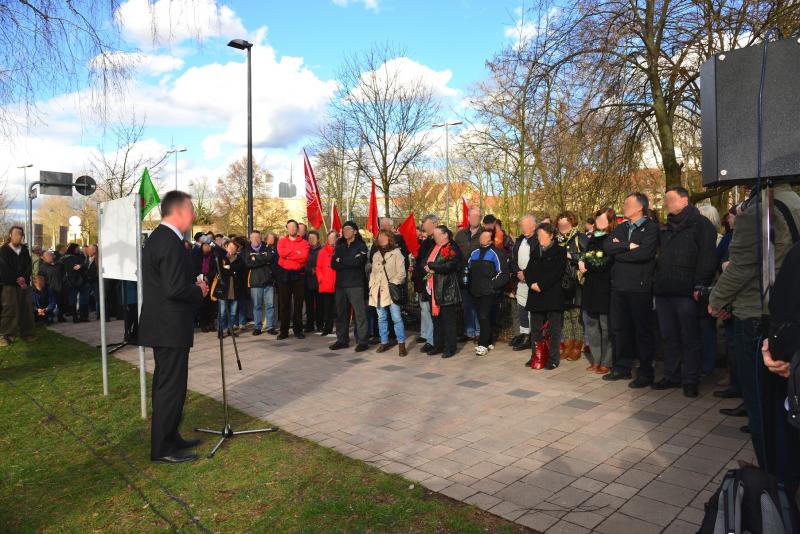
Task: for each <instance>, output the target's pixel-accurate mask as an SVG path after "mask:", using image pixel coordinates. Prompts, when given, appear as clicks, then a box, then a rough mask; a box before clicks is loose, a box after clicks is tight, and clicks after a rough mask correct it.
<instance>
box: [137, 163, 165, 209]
mask: <svg viewBox="0 0 800 534" xmlns="http://www.w3.org/2000/svg"><path fill="white" fill-rule="evenodd" d="M139 197H140V198H141V203H142V205H141V215H140V216H141V218H142V219H144V218H145V217H147V214H148V213H150V210H152V209H153V208H155V207H156V206H158V203H159V202H161V199H160V198H159V197H158V191H156V186H154V185H153V181H152V180H151V179H150V171H148V170H147V167H145V168H144V172H143V173H142V181H141V183H140V184H139Z"/></svg>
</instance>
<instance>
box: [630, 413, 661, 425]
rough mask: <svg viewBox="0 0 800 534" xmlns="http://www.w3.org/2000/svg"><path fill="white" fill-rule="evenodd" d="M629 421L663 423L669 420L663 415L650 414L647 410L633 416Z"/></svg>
mask: <svg viewBox="0 0 800 534" xmlns="http://www.w3.org/2000/svg"><path fill="white" fill-rule="evenodd" d="M630 418H631V419H635V420H637V421H645V422H647V423H656V424H659V423H663V422H664V421H666V420H667V419H669V416H668V415H664V414H663V413H658V412H650V411H647V410H642V411H639V412H636V413H635V414H633V415H632V416H631V417H630Z"/></svg>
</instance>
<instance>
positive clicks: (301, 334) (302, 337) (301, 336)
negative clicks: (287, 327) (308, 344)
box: [294, 330, 306, 339]
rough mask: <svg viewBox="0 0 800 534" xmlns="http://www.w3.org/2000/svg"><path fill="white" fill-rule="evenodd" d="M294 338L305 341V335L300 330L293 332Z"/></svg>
mask: <svg viewBox="0 0 800 534" xmlns="http://www.w3.org/2000/svg"><path fill="white" fill-rule="evenodd" d="M294 337H296V338H297V339H305V338H306V335H305V334H304V333H303V332H302V330H301V331H300V332H295V333H294Z"/></svg>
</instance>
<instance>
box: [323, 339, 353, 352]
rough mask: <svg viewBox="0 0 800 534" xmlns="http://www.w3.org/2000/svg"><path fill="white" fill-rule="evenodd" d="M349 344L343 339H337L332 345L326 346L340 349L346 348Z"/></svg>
mask: <svg viewBox="0 0 800 534" xmlns="http://www.w3.org/2000/svg"><path fill="white" fill-rule="evenodd" d="M349 346H350V344H349V343H345V342H344V341H337V342H336V343H334V344H333V345H331V346H330V347H328V348H329V349H331V350H340V349H346V348H347V347H349Z"/></svg>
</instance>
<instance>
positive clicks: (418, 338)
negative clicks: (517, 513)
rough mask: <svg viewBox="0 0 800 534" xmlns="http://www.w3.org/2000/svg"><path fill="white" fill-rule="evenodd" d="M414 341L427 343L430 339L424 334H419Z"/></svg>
mask: <svg viewBox="0 0 800 534" xmlns="http://www.w3.org/2000/svg"><path fill="white" fill-rule="evenodd" d="M414 343H425V344H426V345H427V344H428V340H427V339H425V338H424V337H422V336H417V339H415V340H414Z"/></svg>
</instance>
